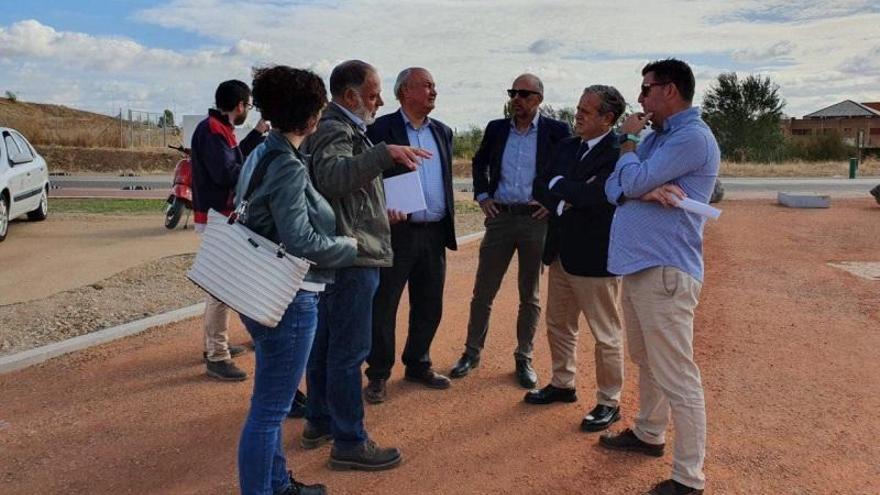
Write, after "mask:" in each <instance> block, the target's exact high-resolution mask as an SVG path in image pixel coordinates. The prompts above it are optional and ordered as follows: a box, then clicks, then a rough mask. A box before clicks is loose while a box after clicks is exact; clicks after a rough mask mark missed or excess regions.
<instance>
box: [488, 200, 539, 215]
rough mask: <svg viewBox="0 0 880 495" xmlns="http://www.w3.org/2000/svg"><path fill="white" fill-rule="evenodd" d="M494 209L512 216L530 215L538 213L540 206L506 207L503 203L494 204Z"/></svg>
mask: <svg viewBox="0 0 880 495" xmlns="http://www.w3.org/2000/svg"><path fill="white" fill-rule="evenodd" d="M495 207H496V208H498V211H504V212H507V213H512V214H514V215H531V214H532V213H534V212H536V211H538V210H539V209H540V208H541V206H540V205H524V204H513V205H507V204H504V203H495Z"/></svg>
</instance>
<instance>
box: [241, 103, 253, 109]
mask: <svg viewBox="0 0 880 495" xmlns="http://www.w3.org/2000/svg"><path fill="white" fill-rule="evenodd" d="M242 103H244V102H242ZM244 107H245V108H247V109H248V110H251V109H253V108H254V104H253V103H245V104H244Z"/></svg>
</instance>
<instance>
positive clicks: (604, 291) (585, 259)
mask: <svg viewBox="0 0 880 495" xmlns="http://www.w3.org/2000/svg"><path fill="white" fill-rule="evenodd" d="M625 108H626V102H625V101H624V99H623V96H621V95H620V92H618V91H617V90H616V89H614V88H613V87H611V86H590V87H588V88H586V89H585V90H584V92H583V94H582V95H581V99H580V101H579V102H578V106H577V113H575V133H576V134H577V135H576V136H574V137H571V138H568V139H566V140H564V141H562V143H560V145H559V146H558V147H557V148H556V151H555V153H554V154H553V158H552V159H551V160H550V163H549V165H548V167H547V169H546V170H545V172H544V174H543V175H542V176H541V177H539V178H538V179H537V180H536V181H535V197H536V198H537V199H538V201H540V202H541V204H543V205H544V206H545V207H546V208H547V209H548V210H550V228H549V230H548V233H547V240H546V243H545V244H544V263H545V264H547V265H549V266H550V275H549V281H548V286H549V288H548V293H547V340H548V341H549V342H550V354H551V357H552V361H553V377H552V379H551V380H550V383H549V384H548V385H547V386H546V387H544V388H541V389H535V390H532V391H530V392H528V393H527V394H526V396H525V401H526V402H528V403H531V404H550V403H552V402H574V401H576V400H577V395H576V393H575V376H576V374H577V342H578V318H579V317H580V315H581V313H583V314H584V316H585V317H586V320H587V323H588V324H589V327H590V332H591V333H592V334H593V338H594V339H595V340H596V346H595V361H596V382H597V383H596V384H597V390H596V396H597V397H596V400H597V405H596V407H594V408H593V409H592V410H591V411H589V412H588V413H587V414H586V417H585V418H584V419H583V421H582V422H581V429H582V430H584V431H600V430H604V429H605V428H608V426H609V425H610V424H612V423H614V422H615V421H617V420H619V419H620V409H619V405H618V404H619V402H620V393H621V389H622V388H623V330H622V328H623V327H622V325H621V313H620V277H616V276H614V275H613V274H611V273H609V272H608V240H609V236H610V234H611V221H612V219H613V218H614V206H613V205H612V204H610V203H609V202H608V200H607V199H606V197H605V181H606V180H607V179H608V176H609V175H611V173H612V172H613V171H614V166H615V164H616V163H617V158H618V157H619V156H620V147H619V145H618V143H617V135H616V134H615V133H614V132H613V131H612V130H611V127H612V126H613V125H614V124H615V123H616V122H617V119H619V118H620V116H621V114H623V111H624V110H625Z"/></svg>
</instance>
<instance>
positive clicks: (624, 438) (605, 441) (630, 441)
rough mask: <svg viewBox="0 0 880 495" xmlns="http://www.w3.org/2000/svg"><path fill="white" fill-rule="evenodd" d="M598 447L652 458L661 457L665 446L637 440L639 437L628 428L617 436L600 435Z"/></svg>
mask: <svg viewBox="0 0 880 495" xmlns="http://www.w3.org/2000/svg"><path fill="white" fill-rule="evenodd" d="M599 445H601V446H603V447H605V448H606V449H611V450H625V451H628V452H638V453H640V454H645V455H649V456H652V457H663V447H664V446H665V444H662V443H661V444H659V445H658V444H653V443H648V442H643V441H641V440H639V437H637V436H636V434H635V433H633V431H632V430H631V429H629V428H627V429H625V430H623V431H622V432H620V433H618V434H617V435H613V434H612V435H607V434H606V435H602V436H601V437H599Z"/></svg>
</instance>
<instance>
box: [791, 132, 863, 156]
mask: <svg viewBox="0 0 880 495" xmlns="http://www.w3.org/2000/svg"><path fill="white" fill-rule="evenodd" d="M784 149H785V151H784V153H785V158H787V159H789V160H804V161H828V160H846V159H847V158H849V157H851V156H856V153H857V150H856V148H855V147H854V146H851V145H849V144H847V143H846V142H845V141H844V140H843V138H842V137H841V135H840V134H839V133H837V132H829V133H827V134H819V135H818V136H811V137H809V138H797V139H794V138H791V137H789V138H788V139H786V140H785V147H784Z"/></svg>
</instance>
